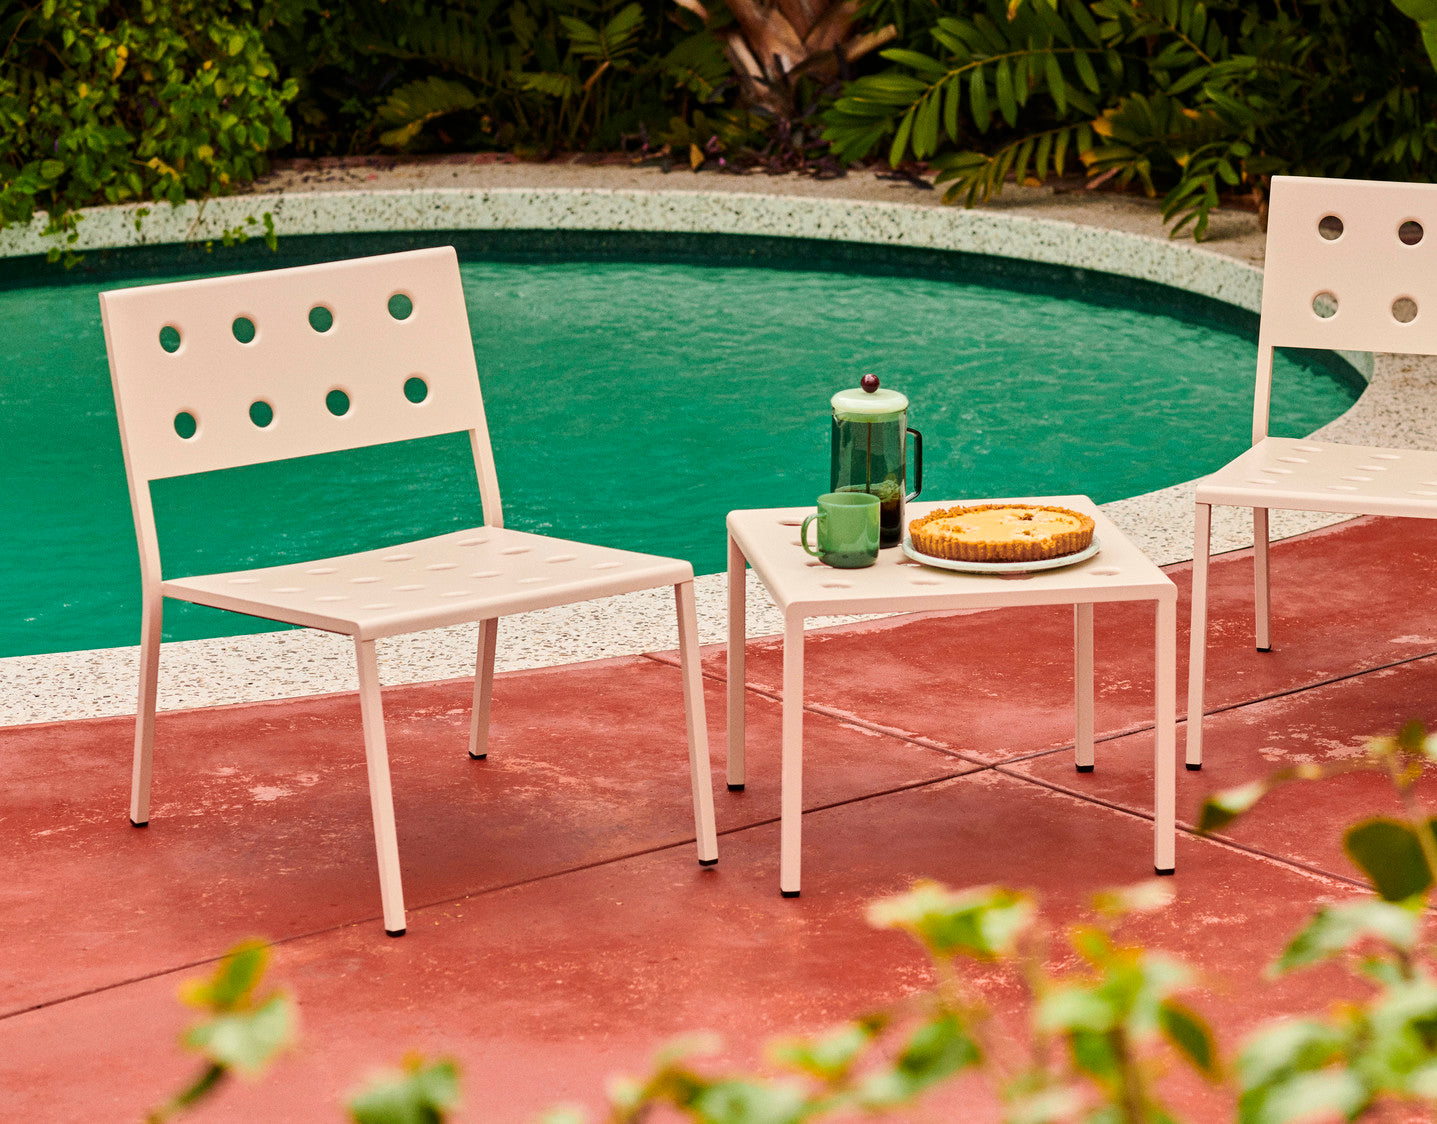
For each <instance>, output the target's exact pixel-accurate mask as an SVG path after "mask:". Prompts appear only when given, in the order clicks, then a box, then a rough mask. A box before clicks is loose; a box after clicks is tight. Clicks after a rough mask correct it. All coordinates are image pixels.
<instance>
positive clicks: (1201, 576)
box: [1186, 503, 1212, 769]
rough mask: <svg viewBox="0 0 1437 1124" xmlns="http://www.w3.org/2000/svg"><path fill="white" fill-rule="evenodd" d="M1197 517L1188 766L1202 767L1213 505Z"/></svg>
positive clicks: (1200, 506)
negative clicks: (1208, 585) (1208, 581)
mask: <svg viewBox="0 0 1437 1124" xmlns="http://www.w3.org/2000/svg"><path fill="white" fill-rule="evenodd" d="M1196 512H1197V513H1196V515H1195V516H1194V517H1193V589H1192V628H1191V630H1190V636H1189V641H1188V642H1189V649H1188V651H1189V655H1188V723H1187V758H1186V761H1187V767H1188V768H1189V769H1201V768H1202V708H1203V679H1204V676H1205V675H1206V674H1207V571H1208V561H1209V558H1210V554H1211V551H1212V504H1210V503H1200V504H1198V505H1197V508H1196Z"/></svg>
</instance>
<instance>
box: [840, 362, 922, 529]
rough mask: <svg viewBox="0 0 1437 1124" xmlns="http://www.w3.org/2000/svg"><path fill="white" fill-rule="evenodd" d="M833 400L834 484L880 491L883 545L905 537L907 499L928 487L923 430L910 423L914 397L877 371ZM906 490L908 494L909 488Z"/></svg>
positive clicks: (846, 489)
mask: <svg viewBox="0 0 1437 1124" xmlns="http://www.w3.org/2000/svg"><path fill="white" fill-rule="evenodd" d="M831 404H832V406H833V449H832V463H831V472H830V474H829V476H830V479H829V490H830V491H833V492H867V493H868V494H869V495H873V496H877V497H878V545H879V546H880V547H884V546H897V545H898V544H899V542H901V541H902V539H903V504H904V501H905V500H915V499H917V498H918V493H919V492H920V491H922V490H923V435H922V434H921V433H919V432H918V431H917V430H916V429H910V428H909V426H908V399H907V398H906V397H905V396H904V395H902V394H899V393H898V391H896V390H881V389H880V388H879V386H878V376H877V375H864V376H863V378H862V380H861V381H860V383H859V385H858V387H856V388H854V389H851V390H840V391H839V392H838V393H837V394H835V395H834V396H833V398H832V399H831ZM910 433H911V434H913V491H912V492H908V491H907V489H908V473H907V447H908V441H907V435H908V434H910ZM905 493H906V494H905Z"/></svg>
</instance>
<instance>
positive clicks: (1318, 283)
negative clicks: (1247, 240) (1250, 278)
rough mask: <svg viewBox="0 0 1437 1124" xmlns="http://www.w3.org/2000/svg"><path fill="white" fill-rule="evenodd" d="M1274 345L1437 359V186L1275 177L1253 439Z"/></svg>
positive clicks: (1264, 413) (1263, 423)
mask: <svg viewBox="0 0 1437 1124" xmlns="http://www.w3.org/2000/svg"><path fill="white" fill-rule="evenodd" d="M1275 347H1306V348H1325V349H1330V350H1342V351H1386V352H1397V353H1400V354H1420V355H1434V354H1437V185H1434V184H1418V183H1380V182H1376V181H1372V180H1337V179H1319V178H1315V177H1304V176H1274V177H1273V179H1272V187H1271V191H1270V194H1269V197H1268V221H1267V254H1266V259H1265V263H1264V266H1263V283H1262V325H1261V327H1260V329H1259V333H1258V370H1257V397H1256V401H1255V405H1254V411H1253V440H1254V441H1258V440H1260V439H1261V438H1262V437H1264V436H1266V434H1267V425H1268V401H1269V398H1270V395H1271V390H1272V349H1273V348H1275Z"/></svg>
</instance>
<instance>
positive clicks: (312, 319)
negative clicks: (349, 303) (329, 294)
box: [309, 304, 334, 332]
mask: <svg viewBox="0 0 1437 1124" xmlns="http://www.w3.org/2000/svg"><path fill="white" fill-rule="evenodd" d="M309 326H310V327H311V328H313V329H314V330H315V331H316V332H327V331H329V330H330V329H331V328H332V327H334V313H332V312H330V311H329V309H327V308H326V307H325V306H324V305H322V304H317V305H315V306H314V307H313V308H311V309H310V310H309Z"/></svg>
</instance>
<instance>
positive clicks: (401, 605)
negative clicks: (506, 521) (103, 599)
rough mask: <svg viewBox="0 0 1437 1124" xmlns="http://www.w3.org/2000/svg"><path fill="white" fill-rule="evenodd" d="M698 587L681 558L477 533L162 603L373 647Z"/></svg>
mask: <svg viewBox="0 0 1437 1124" xmlns="http://www.w3.org/2000/svg"><path fill="white" fill-rule="evenodd" d="M692 580H693V567H692V566H690V565H689V564H688V563H687V562H684V561H682V560H680V559H675V558H663V557H660V556H658V555H653V554H638V553H634V552H632V551H626V550H614V549H612V548H610V547H603V546H593V545H590V544H588V543H579V542H569V541H568V540H566V539H553V538H548V537H546V536H544V535H532V534H528V533H526V532H524V531H513V530H509V529H508V528H504V527H478V528H475V529H473V530H468V531H454V532H451V533H450V534H447V535H438V536H436V537H434V538H429V539H418V540H415V541H412V542H406V543H404V544H403V545H401V546H396V547H389V548H386V549H383V550H365V551H361V552H359V553H357V554H344V555H340V556H338V557H335V558H322V559H317V560H314V561H309V562H296V563H291V564H289V565H283V566H267V567H264V568H261V569H255V570H235V571H232V572H229V573H222V574H205V575H201V576H198V577H189V578H176V579H170V580H166V581H164V582H163V583H162V584H161V589H162V590H163V592H164V594H165V596H166V597H176V598H179V599H181V600H185V601H193V602H195V603H196V604H199V605H210V606H213V607H214V608H216V609H229V610H230V611H232V612H236V613H248V614H250V615H251V616H260V617H265V618H268V619H270V620H277V621H284V622H286V623H288V624H297V625H303V626H305V627H306V628H317V629H322V630H324V631H325V632H338V633H343V634H344V635H346V636H353V637H355V638H357V639H360V640H374V639H378V638H380V637H384V636H396V635H401V634H403V633H406V632H418V631H421V630H424V629H430V628H443V627H445V626H447V625H452V624H462V623H464V622H466V621H475V620H482V619H488V618H493V617H498V616H504V615H508V614H510V613H525V612H530V611H532V610H534V609H547V608H550V607H552V606H555V605H569V604H573V603H574V602H576V601H589V600H592V599H594V598H597V597H607V596H611V595H613V594H617V593H631V592H633V591H635V590H640V589H652V588H653V587H655V586H662V585H675V584H678V583H679V582H686V581H692Z"/></svg>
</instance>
